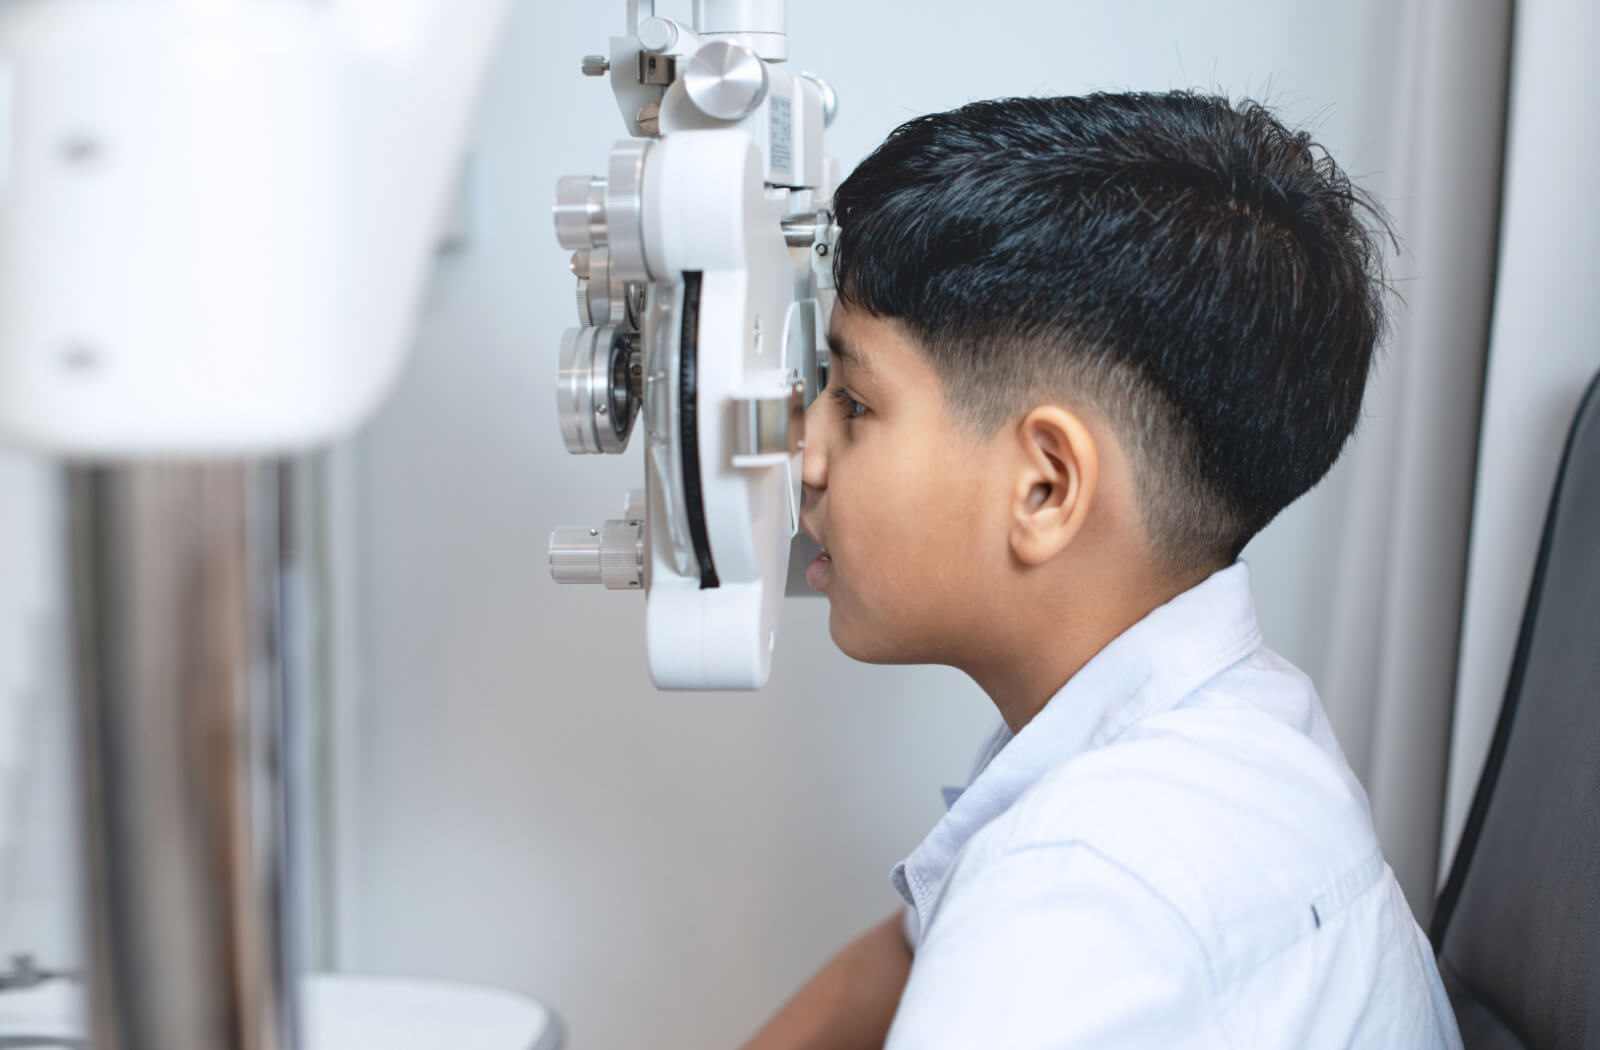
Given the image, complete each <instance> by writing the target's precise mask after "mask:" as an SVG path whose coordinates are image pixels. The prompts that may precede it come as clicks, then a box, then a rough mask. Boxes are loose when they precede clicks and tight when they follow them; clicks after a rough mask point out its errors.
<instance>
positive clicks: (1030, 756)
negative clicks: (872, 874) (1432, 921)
mask: <svg viewBox="0 0 1600 1050" xmlns="http://www.w3.org/2000/svg"><path fill="white" fill-rule="evenodd" d="M893 881H894V884H895V887H896V889H898V890H899V891H900V893H901V895H902V896H903V897H905V899H906V901H907V904H908V914H907V923H906V927H907V934H908V938H909V939H910V941H911V943H912V946H913V948H914V950H915V956H914V961H913V964H912V968H911V976H910V979H909V981H908V982H907V985H906V989H905V994H904V996H903V997H902V998H901V1001H900V1008H899V1011H898V1013H896V1015H895V1019H894V1025H893V1028H892V1029H891V1030H890V1032H889V1040H888V1044H887V1048H886V1050H945V1048H948V1050H957V1048H959V1050H1044V1048H1052V1050H1076V1048H1079V1047H1096V1048H1101V1047H1104V1048H1113V1047H1115V1048H1120V1047H1161V1048H1199V1047H1206V1048H1213V1047H1215V1048H1222V1047H1229V1048H1236V1050H1277V1048H1283V1050H1313V1048H1324V1047H1326V1048H1330V1050H1331V1048H1353V1050H1366V1048H1371V1050H1379V1048H1381V1050H1402V1048H1403V1050H1434V1048H1450V1050H1456V1048H1459V1047H1460V1046H1461V1039H1460V1036H1459V1035H1458V1034H1457V1031H1456V1025H1455V1020H1454V1018H1453V1016H1452V1014H1451V1012H1450V1007H1449V1004H1448V1001H1447V999H1446V998H1445V994H1444V990H1443V987H1442V986H1441V984H1440V981H1439V974H1438V970H1437V969H1436V968H1435V966H1434V960H1433V953H1432V951H1431V950H1430V948H1429V946H1428V941H1427V938H1426V937H1425V936H1424V935H1423V933H1422V931H1421V930H1420V929H1419V928H1418V927H1417V924H1416V921H1415V920H1414V919H1413V917H1412V914H1411V910H1410V909H1409V908H1408V907H1407V905H1406V902H1405V900H1404V898H1403V897H1402V895H1401V892H1400V887H1399V885H1398V884H1397V883H1396V882H1395V878H1394V874H1393V873H1392V872H1391V871H1390V870H1389V866H1388V865H1387V864H1385V863H1384V860H1383V854H1382V853H1381V851H1380V850H1379V848H1378V841H1377V837H1376V835H1375V834H1374V832H1373V828H1372V816H1371V812H1370V810H1369V808H1368V805H1367V798H1366V794H1365V793H1364V792H1363V791H1362V789H1361V785H1360V784H1359V783H1358V782H1357V781H1356V778H1355V775H1354V774H1353V773H1352V772H1351V771H1350V767H1349V765H1348V764H1347V763H1346V762H1345V760H1344V756H1343V754H1342V753H1341V752H1340V750H1339V745H1338V743H1337V742H1336V741H1335V740H1334V736H1333V731H1332V729H1331V727H1330V726H1329V724H1328V719H1327V716H1326V715H1325V714H1324V713H1323V710H1322V705H1321V703H1320V702H1319V701H1318V699H1317V694H1316V691H1315V689H1314V688H1313V687H1312V685H1311V682H1310V681H1309V680H1308V679H1307V678H1306V677H1305V675H1303V674H1301V673H1300V672H1299V671H1298V670H1296V669H1295V668H1294V667H1293V666H1291V665H1290V664H1288V663H1287V662H1285V661H1284V660H1282V659H1281V658H1279V657H1277V656H1276V655H1274V654H1273V653H1271V652H1269V651H1268V650H1267V649H1265V648H1263V647H1262V644H1261V634H1260V631H1259V630H1258V629H1257V627H1256V622H1255V612H1254V608H1253V605H1252V602H1251V599H1250V576H1249V570H1248V569H1247V568H1246V567H1245V566H1244V565H1243V564H1242V563H1240V564H1236V565H1234V566H1232V567H1230V568H1228V569H1224V570H1223V571H1221V572H1219V573H1217V574H1216V575H1214V576H1212V577H1211V578H1210V579H1208V580H1206V581H1205V582H1204V583H1202V584H1200V585H1199V586H1198V587H1195V588H1193V589H1192V590H1189V591H1187V592H1185V593H1183V594H1181V595H1179V596H1178V597H1177V598H1175V599H1173V600H1172V601H1171V602H1169V603H1167V604H1166V605H1164V606H1162V607H1161V608H1159V609H1156V610H1155V611H1154V612H1152V613H1151V614H1150V615H1149V616H1147V617H1145V618H1144V619H1143V620H1141V621H1140V622H1139V623H1138V624H1136V625H1134V626H1133V627H1132V628H1130V629H1129V630H1128V631H1126V632H1125V633H1123V634H1122V635H1121V636H1120V637H1118V638H1117V639H1116V640H1115V641H1113V642H1112V643H1111V644H1110V645H1108V646H1107V647H1106V648H1105V649H1104V650H1102V651H1101V652H1100V653H1099V654H1098V655H1096V656H1095V657H1094V659H1092V660H1091V661H1089V663H1088V664H1087V665H1085V666H1084V668H1083V669H1082V670H1081V671H1079V672H1078V673H1077V674H1076V675H1074V676H1073V677H1072V679H1071V680H1070V681H1069V682H1067V684H1066V685H1065V686H1063V687H1062V688H1061V691H1060V692H1058V693H1057V694H1056V695H1055V696H1054V697H1053V698H1052V699H1051V700H1050V702H1049V703H1048V704H1047V705H1046V706H1045V707H1044V709H1043V710H1041V711H1040V712H1039V713H1038V715H1036V716H1035V717H1034V719H1033V720H1032V721H1031V722H1029V723H1028V724H1027V725H1026V726H1025V727H1024V728H1023V730H1022V732H1021V733H1019V734H1017V735H1016V737H1015V738H1012V737H1011V735H1010V734H1009V732H1007V731H1006V730H1005V728H1004V726H1002V727H1001V729H1000V731H999V732H998V733H997V734H996V735H995V737H994V738H993V739H992V740H991V741H990V744H989V746H988V747H987V748H986V749H985V753H984V755H983V756H982V757H981V759H980V761H979V768H978V769H977V771H976V772H975V775H974V778H973V780H972V782H971V783H970V785H969V786H968V787H967V788H966V790H965V791H963V792H961V793H960V794H959V795H958V796H956V797H954V798H953V801H952V804H951V806H950V811H949V813H948V814H947V815H946V816H945V817H944V819H943V820H941V821H940V822H939V824H938V825H937V826H936V827H935V828H934V829H933V831H932V832H931V833H929V835H928V837H927V838H926V839H925V840H924V841H923V843H922V844H921V845H920V846H918V847H917V849H916V851H915V852H913V853H912V854H911V856H910V857H908V858H907V859H906V860H905V861H904V862H903V863H902V864H900V865H899V866H897V867H896V868H895V871H894V877H893Z"/></svg>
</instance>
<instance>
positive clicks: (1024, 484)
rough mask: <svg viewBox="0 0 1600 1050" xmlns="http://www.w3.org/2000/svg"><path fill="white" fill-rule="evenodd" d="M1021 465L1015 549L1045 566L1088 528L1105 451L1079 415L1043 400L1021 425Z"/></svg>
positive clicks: (1014, 508)
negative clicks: (1101, 459)
mask: <svg viewBox="0 0 1600 1050" xmlns="http://www.w3.org/2000/svg"><path fill="white" fill-rule="evenodd" d="M1016 437H1017V440H1018V442H1019V444H1020V448H1019V451H1020V455H1019V457H1018V461H1017V462H1018V470H1017V474H1016V479H1015V484H1014V485H1013V488H1012V494H1011V531H1010V539H1011V549H1012V551H1013V552H1014V553H1015V554H1016V556H1017V557H1018V558H1019V559H1021V560H1022V562H1023V563H1024V564H1026V565H1042V564H1043V563H1044V562H1046V561H1048V560H1050V559H1051V558H1052V557H1054V556H1055V555H1056V554H1057V553H1058V552H1059V551H1061V550H1062V549H1063V548H1064V547H1066V546H1067V544H1069V543H1071V542H1072V540H1073V537H1075V536H1076V535H1077V534H1078V530H1079V529H1081V528H1082V527H1083V523H1084V520H1085V519H1086V518H1087V517H1088V514H1089V505H1090V503H1091V502H1093V500H1094V493H1095V487H1096V485H1098V484H1099V481H1100V450H1099V449H1098V448H1097V447H1096V445H1095V441H1094V437H1093V436H1092V435H1091V434H1090V433H1089V428H1088V427H1087V426H1085V425H1084V422H1083V420H1082V419H1080V418H1079V417H1078V416H1077V415H1076V414H1074V413H1072V412H1069V411H1067V410H1066V409H1064V408H1061V407H1059V406H1056V405H1042V406H1040V407H1038V408H1035V409H1034V410H1033V411H1031V412H1029V413H1028V414H1027V415H1026V416H1024V417H1023V419H1022V422H1021V423H1019V424H1017V429H1016Z"/></svg>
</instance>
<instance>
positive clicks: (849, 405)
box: [828, 386, 867, 419]
mask: <svg viewBox="0 0 1600 1050" xmlns="http://www.w3.org/2000/svg"><path fill="white" fill-rule="evenodd" d="M828 393H830V394H832V395H833V399H834V400H835V401H837V402H839V404H841V405H843V406H844V417H845V418H846V419H855V418H856V417H857V416H862V415H865V414H866V411H867V406H866V405H863V404H862V403H861V402H859V401H857V400H856V399H855V398H853V397H851V396H850V395H849V394H848V393H846V392H845V389H844V387H842V386H836V387H832V388H830V389H829V391H828Z"/></svg>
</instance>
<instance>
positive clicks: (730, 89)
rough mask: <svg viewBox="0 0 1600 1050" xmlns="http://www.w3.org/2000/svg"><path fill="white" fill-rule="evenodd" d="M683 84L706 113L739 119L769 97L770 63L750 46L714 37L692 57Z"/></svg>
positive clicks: (692, 99) (720, 118)
mask: <svg viewBox="0 0 1600 1050" xmlns="http://www.w3.org/2000/svg"><path fill="white" fill-rule="evenodd" d="M683 86H684V90H685V91H687V92H688V93H689V99H690V101H692V102H693V103H694V104H695V106H696V107H697V108H698V109H699V110H700V112H702V113H704V114H705V115H706V116H708V117H714V118H716V119H717V120H739V119H740V118H742V117H746V116H748V115H750V114H751V113H753V112H754V111H755V108H756V107H757V106H759V105H761V102H762V100H763V99H765V98H766V97H767V64H766V63H765V62H763V61H761V59H760V58H758V57H756V53H755V52H754V51H752V50H750V49H749V48H747V47H742V46H740V45H738V44H730V43H728V42H727V41H726V40H713V41H712V42H711V43H709V44H706V45H705V46H703V47H701V48H700V50H698V51H696V52H695V53H694V57H693V58H691V59H690V60H689V68H688V70H687V71H686V72H685V73H684V74H683Z"/></svg>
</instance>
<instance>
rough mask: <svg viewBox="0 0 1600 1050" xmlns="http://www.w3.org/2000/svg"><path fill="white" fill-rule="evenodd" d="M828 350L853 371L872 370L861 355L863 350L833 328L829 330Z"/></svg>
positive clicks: (866, 371) (864, 371) (868, 371)
mask: <svg viewBox="0 0 1600 1050" xmlns="http://www.w3.org/2000/svg"><path fill="white" fill-rule="evenodd" d="M828 352H829V353H830V354H832V355H833V358H834V360H836V361H839V362H842V363H843V364H844V365H845V366H847V367H848V368H849V369H850V371H852V372H861V373H864V374H866V373H871V371H872V367H871V366H870V365H869V364H868V363H867V359H866V358H864V357H862V356H861V352H860V351H859V350H858V349H856V347H855V345H854V344H853V343H848V342H846V341H845V340H844V339H843V338H842V337H841V336H839V335H837V334H835V333H834V332H833V331H832V330H831V329H830V330H829V332H828Z"/></svg>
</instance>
